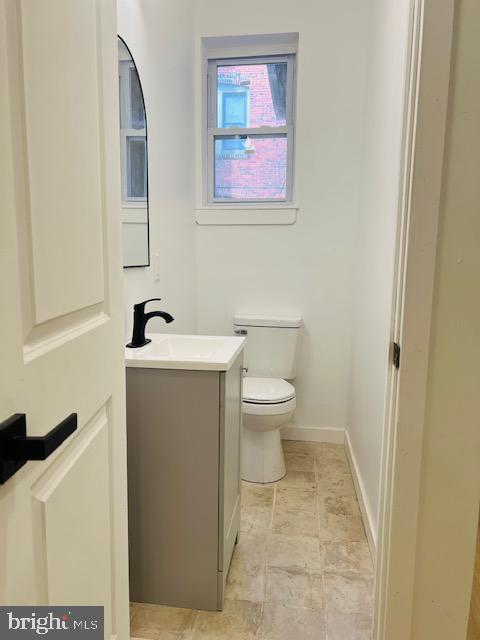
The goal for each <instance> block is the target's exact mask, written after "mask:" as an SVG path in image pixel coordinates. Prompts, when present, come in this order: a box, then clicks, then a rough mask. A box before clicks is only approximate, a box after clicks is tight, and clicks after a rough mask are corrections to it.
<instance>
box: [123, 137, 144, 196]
mask: <svg viewBox="0 0 480 640" xmlns="http://www.w3.org/2000/svg"><path fill="white" fill-rule="evenodd" d="M127 197H128V198H145V199H146V197H147V144H146V139H145V138H131V137H129V138H128V139H127Z"/></svg>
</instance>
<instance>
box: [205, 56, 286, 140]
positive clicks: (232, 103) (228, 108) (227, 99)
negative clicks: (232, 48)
mask: <svg viewBox="0 0 480 640" xmlns="http://www.w3.org/2000/svg"><path fill="white" fill-rule="evenodd" d="M286 110H287V63H286V62H278V63H276V62H275V63H273V62H269V63H267V64H242V65H234V66H219V67H217V126H218V127H250V128H255V127H283V126H285V125H286V123H287V120H286Z"/></svg>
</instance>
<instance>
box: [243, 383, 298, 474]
mask: <svg viewBox="0 0 480 640" xmlns="http://www.w3.org/2000/svg"><path fill="white" fill-rule="evenodd" d="M295 406H296V399H295V387H294V386H293V385H292V384H290V383H289V382H287V381H286V380H283V379H281V378H255V377H246V378H245V379H244V384H243V464H242V477H243V479H244V480H247V481H249V482H258V483H263V484H265V483H267V482H275V481H276V480H279V479H280V478H282V477H283V476H284V475H285V472H286V469H285V460H284V457H283V450H282V442H281V439H280V427H281V426H282V425H284V424H286V423H287V422H289V421H290V419H291V418H292V416H293V412H294V411H295Z"/></svg>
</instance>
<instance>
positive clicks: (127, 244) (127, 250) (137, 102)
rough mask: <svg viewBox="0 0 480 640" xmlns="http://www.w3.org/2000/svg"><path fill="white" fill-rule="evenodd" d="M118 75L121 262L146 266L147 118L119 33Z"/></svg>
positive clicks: (147, 258)
mask: <svg viewBox="0 0 480 640" xmlns="http://www.w3.org/2000/svg"><path fill="white" fill-rule="evenodd" d="M118 78H119V91H120V94H119V95H120V155H121V158H120V159H121V169H122V212H121V217H122V238H123V266H124V267H146V266H148V265H149V264H150V250H149V225H148V154H147V118H146V115H145V102H144V100H143V91H142V85H141V83H140V79H139V77H138V73H137V67H136V66H135V62H134V60H133V58H132V55H131V53H130V50H129V49H128V47H127V46H126V44H125V42H124V41H123V40H122V38H120V36H119V37H118Z"/></svg>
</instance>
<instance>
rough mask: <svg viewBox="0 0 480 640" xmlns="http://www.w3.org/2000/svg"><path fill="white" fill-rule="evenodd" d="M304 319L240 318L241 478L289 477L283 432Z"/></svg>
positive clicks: (237, 320) (291, 407) (290, 406)
mask: <svg viewBox="0 0 480 640" xmlns="http://www.w3.org/2000/svg"><path fill="white" fill-rule="evenodd" d="M302 325H303V321H302V318H300V317H299V316H272V315H244V314H242V315H240V314H239V315H236V316H235V318H234V320H233V330H234V332H235V333H236V334H239V335H242V336H246V338H247V343H246V346H245V366H246V369H247V375H246V377H245V378H244V379H243V403H242V406H243V431H242V433H243V436H242V440H243V444H242V453H243V455H242V478H243V479H244V480H247V481H248V482H261V483H264V484H265V483H267V482H275V481H276V480H279V479H280V478H282V477H283V476H284V475H285V460H284V458H283V451H282V442H281V440H280V427H281V426H282V425H284V424H286V423H287V422H289V421H290V420H291V418H292V416H293V412H294V411H295V406H296V399H295V387H294V386H293V385H292V384H291V383H290V382H289V381H290V380H294V379H295V376H296V353H297V342H298V336H299V333H300V328H301V327H302Z"/></svg>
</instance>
